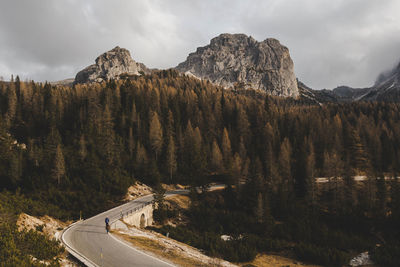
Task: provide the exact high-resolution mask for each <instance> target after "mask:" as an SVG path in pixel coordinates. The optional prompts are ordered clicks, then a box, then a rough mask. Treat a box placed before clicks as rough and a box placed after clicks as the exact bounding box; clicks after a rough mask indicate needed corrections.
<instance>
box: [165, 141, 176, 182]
mask: <svg viewBox="0 0 400 267" xmlns="http://www.w3.org/2000/svg"><path fill="white" fill-rule="evenodd" d="M166 164H167V169H168V173H169V180H170V183H172V175H173V174H174V173H175V172H176V170H177V161H176V152H175V141H174V138H173V137H172V135H170V136H169V140H168V146H167V158H166Z"/></svg>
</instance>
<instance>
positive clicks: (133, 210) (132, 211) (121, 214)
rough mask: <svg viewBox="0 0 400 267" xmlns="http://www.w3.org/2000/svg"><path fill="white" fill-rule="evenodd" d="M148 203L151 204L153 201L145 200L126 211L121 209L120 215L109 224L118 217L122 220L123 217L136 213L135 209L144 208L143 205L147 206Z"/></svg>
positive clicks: (113, 221) (116, 219)
mask: <svg viewBox="0 0 400 267" xmlns="http://www.w3.org/2000/svg"><path fill="white" fill-rule="evenodd" d="M148 205H153V201H147V202H145V203H143V204H142V205H140V206H138V207H134V208H131V209H128V210H127V211H121V213H120V216H119V217H117V218H115V219H113V220H111V222H110V224H113V223H115V222H116V221H118V220H120V219H121V220H123V219H124V218H126V217H128V216H129V215H132V214H133V213H136V212H137V211H140V210H142V209H144V207H147V206H148Z"/></svg>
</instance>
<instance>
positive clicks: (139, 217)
mask: <svg viewBox="0 0 400 267" xmlns="http://www.w3.org/2000/svg"><path fill="white" fill-rule="evenodd" d="M121 217H122V220H123V221H124V222H125V223H127V224H130V225H133V226H136V227H138V228H144V227H146V226H149V225H152V224H153V205H152V203H151V202H147V203H144V204H142V205H141V206H139V207H136V208H134V209H132V210H130V211H127V212H126V213H122V215H121Z"/></svg>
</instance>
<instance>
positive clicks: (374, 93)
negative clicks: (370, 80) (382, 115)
mask: <svg viewBox="0 0 400 267" xmlns="http://www.w3.org/2000/svg"><path fill="white" fill-rule="evenodd" d="M299 90H300V97H301V98H302V99H304V100H310V99H312V100H313V101H314V102H318V103H325V102H353V101H384V102H400V63H399V65H397V67H395V68H393V69H392V70H390V71H388V72H385V73H381V74H380V75H379V76H378V78H377V79H376V82H375V84H374V85H373V86H371V87H366V88H352V87H349V86H339V87H336V88H334V89H333V90H326V89H324V90H313V89H311V88H309V87H307V86H305V85H304V84H301V83H300V82H299Z"/></svg>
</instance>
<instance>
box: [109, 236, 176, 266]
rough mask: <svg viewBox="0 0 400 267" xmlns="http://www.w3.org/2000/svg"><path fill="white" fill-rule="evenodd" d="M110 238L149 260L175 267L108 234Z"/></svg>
mask: <svg viewBox="0 0 400 267" xmlns="http://www.w3.org/2000/svg"><path fill="white" fill-rule="evenodd" d="M110 236H111V237H112V238H113V239H114V240H116V241H118V242H119V243H121V244H123V245H124V246H126V247H128V248H131V249H133V250H134V251H136V252H139V253H141V254H143V255H145V256H147V257H151V258H153V259H155V260H158V261H160V262H162V263H165V264H167V265H169V266H173V267H176V265H172V264H171V263H169V262H166V261H163V260H160V259H159V258H156V257H154V256H152V255H149V254H146V253H144V252H143V251H141V250H138V249H136V248H135V247H133V246H131V245H129V244H127V243H126V242H124V241H122V240H120V239H118V238H116V237H115V236H114V235H113V234H111V233H110Z"/></svg>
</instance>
